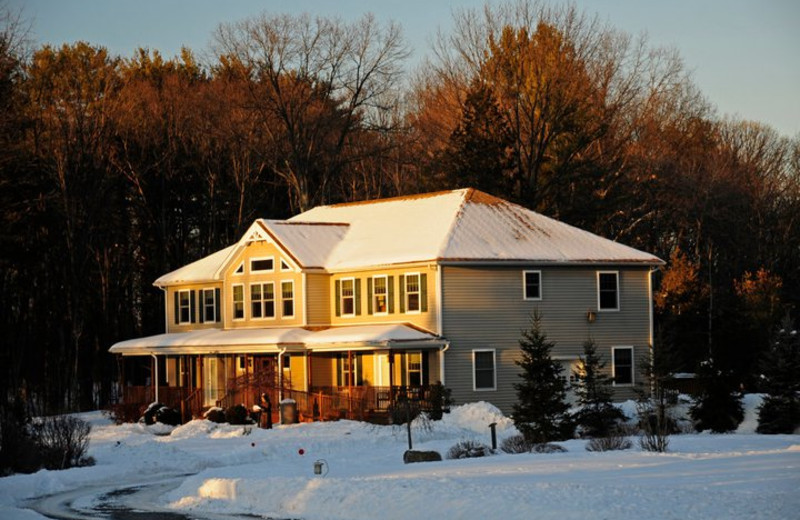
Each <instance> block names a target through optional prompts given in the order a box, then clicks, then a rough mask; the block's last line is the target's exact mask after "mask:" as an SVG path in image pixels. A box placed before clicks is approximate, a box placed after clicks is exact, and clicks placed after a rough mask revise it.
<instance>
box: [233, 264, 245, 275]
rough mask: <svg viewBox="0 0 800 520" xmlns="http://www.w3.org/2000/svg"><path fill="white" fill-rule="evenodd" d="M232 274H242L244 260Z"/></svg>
mask: <svg viewBox="0 0 800 520" xmlns="http://www.w3.org/2000/svg"><path fill="white" fill-rule="evenodd" d="M233 276H244V260H242V261H241V262H240V263H239V265H238V266H236V269H234V270H233Z"/></svg>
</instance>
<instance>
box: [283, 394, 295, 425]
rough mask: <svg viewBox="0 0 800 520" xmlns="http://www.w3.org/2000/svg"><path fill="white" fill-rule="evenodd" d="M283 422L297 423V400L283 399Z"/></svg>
mask: <svg viewBox="0 0 800 520" xmlns="http://www.w3.org/2000/svg"><path fill="white" fill-rule="evenodd" d="M280 404H281V424H296V423H297V401H295V400H294V399H284V400H283V401H281V403H280Z"/></svg>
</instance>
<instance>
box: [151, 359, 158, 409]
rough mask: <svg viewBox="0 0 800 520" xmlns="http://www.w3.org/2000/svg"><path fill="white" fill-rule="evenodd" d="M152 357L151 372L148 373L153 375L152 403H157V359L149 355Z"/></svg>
mask: <svg viewBox="0 0 800 520" xmlns="http://www.w3.org/2000/svg"><path fill="white" fill-rule="evenodd" d="M150 355H151V356H153V371H152V372H150V373H151V375H153V385H154V387H155V398H154V399H153V402H156V403H157V402H158V358H157V357H156V355H155V354H150Z"/></svg>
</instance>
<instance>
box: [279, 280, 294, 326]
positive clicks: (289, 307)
mask: <svg viewBox="0 0 800 520" xmlns="http://www.w3.org/2000/svg"><path fill="white" fill-rule="evenodd" d="M281 311H282V312H281V317H283V318H294V282H293V281H292V280H284V281H282V282H281Z"/></svg>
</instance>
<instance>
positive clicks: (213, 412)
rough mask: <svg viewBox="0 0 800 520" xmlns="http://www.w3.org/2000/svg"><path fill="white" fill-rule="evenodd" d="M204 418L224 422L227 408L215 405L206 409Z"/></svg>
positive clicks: (214, 421) (218, 422) (219, 422)
mask: <svg viewBox="0 0 800 520" xmlns="http://www.w3.org/2000/svg"><path fill="white" fill-rule="evenodd" d="M203 418H204V419H207V420H209V421H211V422H213V423H217V424H222V423H224V422H225V410H223V409H222V408H219V407H216V406H214V407H212V408H209V409H208V410H206V411H205V413H204V414H203Z"/></svg>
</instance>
